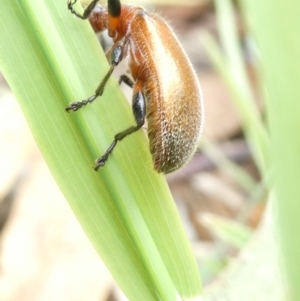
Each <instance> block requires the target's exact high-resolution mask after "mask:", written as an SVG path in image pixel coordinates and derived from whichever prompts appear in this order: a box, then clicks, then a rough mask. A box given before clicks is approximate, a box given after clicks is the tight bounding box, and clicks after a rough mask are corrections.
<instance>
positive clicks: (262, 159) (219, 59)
mask: <svg viewBox="0 0 300 301" xmlns="http://www.w3.org/2000/svg"><path fill="white" fill-rule="evenodd" d="M215 4H216V8H217V17H218V23H219V26H218V28H219V30H220V37H221V42H222V46H223V47H224V51H225V55H223V54H222V53H221V51H220V49H219V47H218V46H217V45H216V42H215V41H214V40H213V39H212V38H211V37H210V36H208V35H204V38H203V41H204V46H205V47H206V49H207V50H208V54H209V56H210V57H211V59H212V61H213V63H214V65H215V67H216V69H217V70H218V72H219V73H220V75H221V76H222V78H223V80H224V81H225V83H226V84H227V86H228V88H229V90H230V92H231V94H232V96H233V98H232V99H233V101H234V103H235V105H236V108H237V109H238V112H239V115H240V117H241V119H242V122H243V129H244V132H245V135H246V138H247V141H248V143H249V146H250V148H251V150H252V153H253V156H254V159H255V161H256V164H257V165H258V167H259V169H260V171H261V173H262V174H264V175H265V174H267V173H268V170H269V168H270V164H271V162H270V141H269V137H268V133H267V131H266V128H265V125H264V124H263V122H262V120H261V118H260V116H259V112H258V110H257V108H256V105H255V101H254V97H253V94H252V92H251V87H250V83H249V79H248V77H247V74H246V68H245V65H244V60H243V56H242V53H241V49H240V45H239V42H238V34H237V30H236V26H235V24H234V20H235V17H234V13H233V6H232V4H231V1H230V0H216V1H215Z"/></svg>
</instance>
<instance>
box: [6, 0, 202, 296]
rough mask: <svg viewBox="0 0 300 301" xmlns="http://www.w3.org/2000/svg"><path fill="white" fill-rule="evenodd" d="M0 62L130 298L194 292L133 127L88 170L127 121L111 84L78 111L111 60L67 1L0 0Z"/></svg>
mask: <svg viewBox="0 0 300 301" xmlns="http://www.w3.org/2000/svg"><path fill="white" fill-rule="evenodd" d="M0 2H2V3H1V4H2V5H1V11H0V31H1V40H0V68H1V71H2V72H3V74H4V75H5V77H6V79H7V81H8V83H9V85H10V86H11V88H12V90H13V92H14V93H15V95H16V97H17V99H18V101H19V103H20V106H21V108H22V110H23V112H24V115H25V117H26V119H27V121H28V123H29V126H30V128H31V130H32V132H33V135H34V137H35V139H36V141H37V143H38V145H39V147H40V149H41V151H42V153H43V155H44V157H45V159H46V161H47V164H48V166H49V168H50V170H51V172H52V174H53V176H54V178H55V180H56V181H57V183H58V185H59V187H60V189H61V190H62V192H63V193H64V195H65V196H66V199H67V200H68V202H69V204H70V206H71V207H72V209H73V211H74V213H75V214H76V216H77V218H78V220H79V221H80V223H81V224H82V226H83V228H84V229H85V231H86V233H87V235H88V236H89V238H90V239H91V241H92V242H93V244H94V246H95V248H96V249H97V251H98V252H99V254H100V255H101V257H102V259H103V260H104V262H105V263H106V265H107V266H108V268H109V269H110V271H111V272H112V274H113V275H114V277H115V279H116V280H117V282H118V284H119V285H120V287H121V288H122V290H123V291H124V292H125V293H126V295H127V296H128V297H129V298H130V300H176V299H178V295H177V293H178V294H179V295H181V296H185V297H195V296H198V295H199V294H200V292H201V283H200V279H199V273H198V269H197V265H196V261H195V258H194V256H193V254H192V252H191V249H190V246H189V243H188V241H187V238H186V235H185V232H184V230H183V228H182V225H181V222H180V219H179V216H178V213H177V210H176V208H175V206H174V203H173V200H172V197H171V195H170V192H169V190H168V187H167V185H166V182H165V180H164V177H163V176H162V175H159V174H157V173H156V172H154V171H153V169H152V160H151V156H150V154H149V149H148V143H147V139H146V138H145V136H144V135H143V133H142V132H141V131H140V132H138V133H136V134H134V135H132V136H131V137H128V138H126V139H125V140H124V141H122V142H121V143H119V145H118V146H117V148H116V150H115V152H114V153H113V155H112V156H111V158H110V160H109V161H108V163H107V165H106V166H105V168H103V169H101V170H100V171H99V172H98V173H96V172H94V171H93V169H92V166H93V160H94V159H95V158H97V157H99V155H101V154H103V153H104V151H105V149H106V148H107V147H108V145H109V144H110V143H111V141H112V138H113V136H114V135H115V134H116V133H117V132H119V131H121V130H123V129H125V128H127V127H129V126H130V125H132V124H134V120H133V116H132V113H131V111H130V107H129V106H128V104H127V102H126V101H125V100H124V98H123V97H122V95H121V93H120V91H119V89H118V87H117V83H116V82H115V81H113V80H112V81H110V83H109V85H108V86H107V88H106V90H105V93H104V94H105V95H104V97H101V99H99V100H97V101H96V102H95V103H94V104H93V105H89V106H87V107H86V108H84V109H82V110H80V111H79V112H77V113H73V114H72V113H70V114H68V113H66V112H65V110H64V108H65V106H66V105H67V104H68V103H69V102H70V101H76V100H80V99H84V98H86V97H87V96H90V95H91V94H92V93H93V91H94V90H95V88H96V86H97V85H98V83H99V81H100V79H101V78H102V77H103V75H104V74H105V72H106V71H107V69H108V64H107V62H106V59H105V57H104V55H103V54H101V52H100V47H99V45H98V42H97V40H96V38H95V36H94V34H93V32H92V31H91V28H90V26H89V24H88V22H84V21H81V20H78V19H76V18H74V17H73V16H72V15H71V14H70V13H69V12H68V11H67V9H66V3H65V1H50V0H48V1H38V0H22V1H17V0H11V1H9V2H7V1H4V0H2V1H0Z"/></svg>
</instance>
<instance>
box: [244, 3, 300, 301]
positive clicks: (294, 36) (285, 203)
mask: <svg viewBox="0 0 300 301" xmlns="http://www.w3.org/2000/svg"><path fill="white" fill-rule="evenodd" d="M241 3H242V4H243V9H244V13H245V15H246V16H247V19H248V21H249V25H250V29H251V30H252V32H253V36H254V37H255V38H256V42H257V44H258V48H259V50H260V54H261V59H262V64H261V67H262V70H261V71H262V78H263V79H264V80H265V82H264V84H265V86H266V89H267V92H268V96H269V97H268V99H267V103H266V105H267V113H268V120H269V125H270V133H271V142H272V158H273V165H274V184H275V192H276V225H277V227H278V229H279V233H280V235H281V240H280V246H281V251H282V255H283V256H282V257H283V259H284V260H283V262H284V264H285V269H284V270H285V273H286V276H287V281H286V283H287V284H288V289H289V291H288V294H287V296H286V300H300V288H299V285H298V284H299V279H300V268H299V267H300V257H299V254H300V241H299V239H298V235H299V231H298V230H299V228H300V219H299V215H300V202H299V199H300V185H299V179H300V156H299V154H300V140H299V132H300V119H299V112H300V101H299V99H300V85H299V78H300V63H299V62H300V61H299V53H300V39H299V32H300V25H299V15H300V2H299V1H298V0H287V1H271V0H265V1H257V0H243V1H241Z"/></svg>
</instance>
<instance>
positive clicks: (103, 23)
mask: <svg viewBox="0 0 300 301" xmlns="http://www.w3.org/2000/svg"><path fill="white" fill-rule="evenodd" d="M75 2H76V0H75V1H74V2H70V0H69V2H68V8H69V10H70V11H71V12H72V13H73V14H74V15H76V16H77V17H79V18H81V19H89V21H90V23H91V25H92V27H93V29H94V31H95V32H96V33H97V32H101V31H103V30H105V29H107V30H108V34H109V36H110V37H111V38H112V39H113V46H112V48H111V49H110V50H109V51H108V53H107V57H108V59H109V61H110V64H111V68H110V69H109V71H108V73H107V75H106V76H105V77H104V79H103V80H102V82H101V83H100V85H99V86H98V88H97V89H96V91H95V94H94V95H92V96H91V97H89V98H88V99H86V100H83V101H80V102H75V103H71V104H70V105H69V106H68V107H67V108H66V110H67V111H77V110H78V109H80V108H81V107H82V106H84V105H86V104H88V103H90V102H92V101H94V100H95V99H96V98H97V97H98V96H101V95H102V93H103V91H104V88H105V85H106V83H107V81H108V79H109V77H110V75H111V73H112V71H113V69H114V67H115V66H117V65H118V63H119V62H120V61H121V60H122V59H125V60H126V61H127V63H128V68H129V71H130V74H131V77H132V79H130V78H128V77H127V76H126V75H123V76H121V78H120V81H119V83H121V82H124V83H126V84H128V85H129V86H131V87H132V88H133V97H132V110H133V114H134V117H135V120H136V125H135V126H131V127H129V128H128V129H126V130H124V131H122V132H120V133H118V134H116V135H115V137H114V140H113V142H112V144H111V145H110V146H109V148H108V149H107V151H106V152H105V154H104V155H103V156H102V157H101V158H99V159H97V160H96V164H97V165H96V166H95V170H97V169H98V168H99V167H101V166H104V164H105V163H106V161H107V160H108V157H109V155H110V154H111V153H112V151H113V149H114V147H115V146H116V144H117V142H118V141H120V140H122V139H123V138H124V137H126V136H127V135H130V134H131V133H134V132H135V131H137V130H139V129H140V128H141V127H142V126H143V124H144V123H145V119H146V118H147V122H148V137H149V144H150V151H151V154H152V158H153V165H154V169H155V170H157V171H158V172H163V173H170V172H172V171H174V170H176V169H178V168H180V167H181V166H182V165H184V164H185V163H187V162H188V160H189V159H190V158H191V157H192V156H193V154H194V152H195V150H196V148H197V145H198V141H199V138H200V134H201V129H202V124H203V104H202V94H201V88H200V85H199V83H198V79H197V77H196V74H195V72H194V70H193V68H192V65H191V63H190V61H189V59H188V57H187V55H186V54H185V52H184V50H183V49H182V47H181V45H180V43H179V41H178V40H177V38H176V36H175V34H174V33H173V31H172V29H171V28H170V27H169V26H168V24H167V23H166V22H165V21H164V20H163V19H162V18H161V17H159V16H158V15H156V14H148V13H147V12H146V11H145V10H144V9H143V8H141V7H138V6H134V5H127V4H121V3H120V0H108V5H107V6H104V5H97V2H98V0H94V1H92V2H91V3H90V5H89V6H88V7H87V8H86V9H85V11H84V13H83V14H82V15H80V14H79V13H77V12H76V11H75V10H74V8H73V5H74V3H75Z"/></svg>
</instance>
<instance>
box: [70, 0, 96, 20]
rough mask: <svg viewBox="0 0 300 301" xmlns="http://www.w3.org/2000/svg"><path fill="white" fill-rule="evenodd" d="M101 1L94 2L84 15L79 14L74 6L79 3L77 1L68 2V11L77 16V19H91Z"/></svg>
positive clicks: (94, 0)
mask: <svg viewBox="0 0 300 301" xmlns="http://www.w3.org/2000/svg"><path fill="white" fill-rule="evenodd" d="M98 1H99V0H93V1H92V2H91V3H90V4H89V5H88V7H87V8H86V9H85V10H84V12H83V14H82V15H81V14H79V13H78V12H77V11H76V10H75V9H74V8H73V5H74V4H75V3H76V2H77V0H73V1H72V0H68V9H69V11H70V12H71V13H72V14H73V15H75V16H76V17H77V18H80V19H82V20H85V19H87V18H88V17H89V15H90V14H91V12H92V11H93V9H94V8H95V6H96V5H97V3H98Z"/></svg>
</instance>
